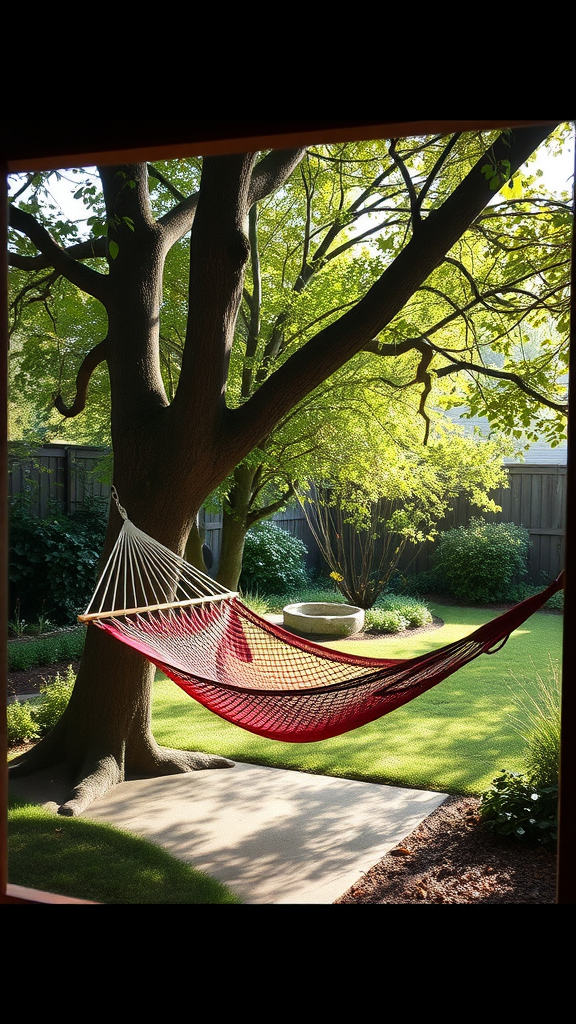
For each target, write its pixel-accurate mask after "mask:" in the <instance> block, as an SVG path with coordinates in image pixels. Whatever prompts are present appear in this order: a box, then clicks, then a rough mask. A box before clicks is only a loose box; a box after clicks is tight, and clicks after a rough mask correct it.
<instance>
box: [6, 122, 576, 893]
mask: <svg viewBox="0 0 576 1024" xmlns="http://www.w3.org/2000/svg"><path fill="white" fill-rule="evenodd" d="M568 120H572V119H571V118H556V119H547V118H546V119H544V118H541V119H536V120H496V119H484V120H395V121H383V122H380V121H378V122H376V121H313V120H310V121H188V122H186V121H131V122H130V121H129V122H121V121H118V122H113V121H108V122H104V121H98V122H97V121H87V122H84V123H83V125H82V126H79V124H78V122H74V121H2V122H0V126H1V132H2V134H1V136H0V163H1V164H2V170H3V174H2V212H1V215H0V216H1V220H2V225H1V227H2V232H3V237H4V239H6V237H7V184H6V176H7V174H9V173H15V172H17V171H26V170H40V169H51V168H60V167H66V166H77V167H81V166H86V165H91V164H95V163H121V162H139V161H143V160H151V159H154V160H155V159H172V158H177V157H180V158H181V157H185V156H191V155H193V154H203V155H205V154H208V153H210V154H215V153H229V152H250V151H252V150H256V149H267V148H287V147H291V146H294V145H296V144H298V145H300V144H303V143H306V144H313V143H320V142H338V141H344V140H350V141H358V140H362V139H370V138H391V137H400V136H409V135H419V134H428V133H430V132H441V133H450V132H453V131H471V130H481V129H484V130H485V129H490V128H504V127H519V126H523V125H531V124H550V126H551V128H552V127H553V126H554V125H555V124H558V123H562V122H563V121H568ZM2 261H3V264H2V271H3V272H2V274H1V276H2V285H1V289H2V293H1V294H2V311H3V316H2V331H3V334H4V345H3V352H4V355H3V359H2V367H1V369H0V389H1V391H2V395H3V396H4V399H5V408H6V410H7V395H8V366H7V351H8V336H7V322H8V317H7V310H8V266H7V258H6V244H4V246H3V250H2ZM572 266H573V267H574V244H573V245H572ZM573 339H574V295H573V293H572V297H571V327H570V347H571V352H572V351H573ZM575 450H576V419H575V416H574V400H573V399H572V398H570V415H569V437H568V512H567V521H568V523H570V522H573V521H575V517H576V462H575V461H574V459H573V458H572V452H574V451H575ZM0 473H1V481H0V559H1V564H0V618H1V620H2V622H6V621H7V618H8V614H7V613H8V608H7V538H8V523H7V499H8V495H7V478H8V468H7V412H6V413H5V420H4V430H3V437H2V446H1V451H0ZM575 564H576V539H571V534H570V531H568V530H567V543H566V588H565V613H564V644H563V680H564V682H565V683H566V682H567V681H568V680H574V679H576V647H575V645H574V644H573V643H571V642H569V638H570V637H573V636H574V634H575V633H576V614H575V610H574V604H575V591H576V587H575V585H574V580H576V569H575V568H574V567H575ZM0 635H1V640H0V657H1V658H2V659H3V664H4V666H5V668H7V649H6V635H5V630H4V629H2V630H1V634H0ZM0 706H1V709H2V710H1V711H0V746H1V748H2V751H3V756H4V763H6V755H7V729H6V704H5V701H2V702H0ZM575 731H576V691H574V689H573V688H570V687H569V686H567V685H564V687H563V696H562V754H561V766H560V806H559V824H560V828H559V840H558V874H557V898H556V902H557V903H560V904H565V903H567V904H571V903H574V902H575V896H576V871H574V864H575V863H576V742H575V741H574V733H575ZM571 738H572V742H570V739H571ZM0 803H1V808H0V903H4V904H29V905H30V904H32V905H33V904H50V903H78V904H86V903H88V902H90V901H86V900H81V899H76V898H75V897H65V896H58V895H56V894H53V893H45V892H40V891H38V890H33V889H27V888H25V887H23V886H15V885H12V884H9V883H8V836H7V807H8V775H7V769H6V768H4V770H3V771H2V773H1V781H0Z"/></svg>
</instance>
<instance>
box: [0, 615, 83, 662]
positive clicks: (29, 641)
mask: <svg viewBox="0 0 576 1024" xmlns="http://www.w3.org/2000/svg"><path fill="white" fill-rule="evenodd" d="M85 637H86V627H85V626H78V627H76V628H73V629H63V630H60V631H58V632H56V633H54V634H52V635H50V636H42V637H31V638H24V639H20V640H12V641H10V642H9V643H8V668H9V669H10V671H11V672H19V671H21V670H22V669H26V668H34V667H35V666H36V665H55V664H56V662H57V661H67V660H68V659H70V661H79V660H80V657H81V655H82V650H83V648H84V640H85Z"/></svg>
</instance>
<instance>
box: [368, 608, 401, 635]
mask: <svg viewBox="0 0 576 1024" xmlns="http://www.w3.org/2000/svg"><path fill="white" fill-rule="evenodd" d="M364 621H365V623H366V625H365V629H366V631H367V632H373V633H402V632H403V631H404V630H405V629H408V626H409V622H408V619H406V618H405V617H404V616H403V615H402V614H401V612H399V611H396V610H395V609H394V608H368V609H367V610H366V614H365V618H364Z"/></svg>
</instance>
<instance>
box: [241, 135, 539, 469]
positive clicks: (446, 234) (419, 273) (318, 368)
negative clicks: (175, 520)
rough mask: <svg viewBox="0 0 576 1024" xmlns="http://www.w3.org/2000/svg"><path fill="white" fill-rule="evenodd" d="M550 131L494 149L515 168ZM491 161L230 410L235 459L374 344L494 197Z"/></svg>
mask: <svg viewBox="0 0 576 1024" xmlns="http://www.w3.org/2000/svg"><path fill="white" fill-rule="evenodd" d="M551 130H552V129H551V127H550V125H545V126H542V125H539V126H533V127H530V128H522V129H517V130H515V131H514V133H513V138H512V139H511V141H510V145H506V144H505V143H504V142H503V140H502V139H499V140H497V141H496V142H495V143H494V145H493V147H491V154H494V158H495V159H496V160H500V159H502V160H504V159H506V160H509V161H510V172H511V173H512V174H513V173H514V172H515V171H516V170H517V169H518V168H519V167H520V166H522V164H523V163H524V162H525V161H526V160H527V159H528V157H529V156H530V155H531V153H532V152H534V150H535V149H536V148H537V147H538V146H539V145H540V144H541V143H542V142H543V141H544V139H545V138H547V136H548V135H549V134H550V131H551ZM485 161H486V156H485V155H483V156H481V158H480V159H479V160H478V162H477V163H476V164H475V166H474V167H473V168H472V169H471V170H470V171H469V172H468V174H467V175H466V177H465V178H464V179H463V180H462V182H461V183H460V184H459V185H458V186H457V187H456V188H455V189H454V191H453V192H452V193H451V195H449V197H448V198H447V199H446V200H445V201H444V203H443V204H442V205H441V206H440V207H439V208H438V209H436V210H433V211H431V212H430V213H429V214H428V216H427V217H426V219H425V220H423V221H422V224H421V226H420V229H419V231H418V232H417V235H416V236H413V237H412V238H411V239H410V241H409V242H408V243H407V244H406V246H405V247H404V249H403V250H402V252H400V253H399V255H398V256H397V257H396V258H395V260H394V261H393V263H392V264H390V266H389V267H387V269H386V270H385V271H384V273H383V274H382V276H381V277H380V278H379V279H378V280H377V281H376V282H375V283H374V284H373V285H372V287H371V288H370V289H369V290H368V292H367V293H366V295H365V296H364V297H363V298H362V299H361V300H360V301H359V302H358V303H357V304H356V306H354V308H353V309H351V310H349V311H348V312H347V313H344V314H343V316H342V317H340V319H339V320H337V321H335V322H334V323H332V324H330V325H328V326H327V327H325V328H324V329H323V330H321V331H320V332H319V333H318V334H317V335H315V337H314V338H312V339H311V340H310V341H309V342H307V343H306V344H305V345H304V346H303V347H302V348H301V349H299V350H298V351H297V352H295V353H294V354H293V355H291V356H290V357H289V358H288V359H287V360H286V361H285V362H284V363H283V364H282V366H280V367H278V369H277V370H276V371H275V372H274V373H273V374H271V375H270V376H269V377H268V378H267V380H266V381H264V383H263V384H262V385H261V387H260V388H259V390H258V391H257V392H256V393H255V394H254V395H253V396H252V398H250V400H249V401H248V402H246V403H245V404H244V405H243V406H241V407H239V408H237V409H234V410H227V411H226V416H225V419H226V429H225V431H224V435H225V439H226V442H225V443H226V445H227V447H228V450H229V453H230V457H231V458H236V457H237V456H238V455H241V457H242V456H243V454H244V453H246V452H247V451H249V450H250V449H251V448H252V447H254V446H255V445H256V444H257V443H258V442H259V439H260V438H261V437H262V436H263V435H264V434H266V433H267V432H269V431H270V429H272V427H273V426H274V424H275V423H276V422H277V421H278V420H279V419H280V418H281V417H282V416H283V415H284V414H285V413H286V412H287V410H288V409H289V408H290V407H291V406H292V405H293V404H295V403H296V402H299V401H301V399H302V398H303V397H304V396H305V395H306V394H308V393H309V392H311V391H313V390H314V389H315V388H316V387H318V386H319V385H320V384H321V383H322V382H323V381H324V380H325V379H326V378H327V377H328V376H330V375H331V374H332V373H334V372H335V371H336V370H338V369H339V368H340V367H341V366H343V365H344V363H346V362H347V361H348V360H349V359H350V358H351V357H352V356H353V355H355V354H356V353H358V352H360V351H361V350H362V349H364V348H365V347H366V346H368V345H370V344H371V342H372V341H373V339H374V338H375V337H377V336H378V335H379V334H380V332H381V331H382V330H383V329H384V328H385V327H386V326H387V325H388V324H389V323H390V322H391V320H392V319H393V318H394V316H396V314H397V313H399V312H400V310H401V309H402V308H403V307H404V305H405V304H406V302H407V301H408V299H409V298H410V297H411V296H412V295H413V294H414V293H415V291H417V289H418V288H420V287H421V286H422V284H423V283H424V282H425V280H426V279H427V277H428V276H429V275H430V274H431V273H432V271H433V270H435V269H436V267H437V266H439V264H440V263H441V262H442V260H443V259H444V258H445V257H446V255H447V253H448V252H449V251H450V249H451V248H452V246H453V245H454V244H455V243H456V242H457V241H458V239H459V238H460V237H461V236H462V235H463V234H464V232H465V231H466V230H467V229H468V228H469V227H470V225H471V224H472V223H473V222H474V221H475V219H476V218H477V217H478V215H479V214H480V213H481V212H482V210H483V209H484V208H485V207H486V206H487V205H488V203H489V202H490V200H491V198H492V197H493V195H494V192H493V190H492V189H491V188H490V185H489V183H488V181H487V180H486V178H485V176H484V175H483V174H482V167H483V166H484V164H485ZM399 348H400V347H399V346H396V350H397V351H398V350H399Z"/></svg>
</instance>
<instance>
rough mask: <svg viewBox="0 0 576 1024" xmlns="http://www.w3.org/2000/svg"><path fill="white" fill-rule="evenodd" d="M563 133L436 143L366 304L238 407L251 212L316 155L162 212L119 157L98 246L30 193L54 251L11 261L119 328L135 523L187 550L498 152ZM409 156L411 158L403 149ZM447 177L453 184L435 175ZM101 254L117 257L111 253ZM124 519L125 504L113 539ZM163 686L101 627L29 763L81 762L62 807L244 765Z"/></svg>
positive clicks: (114, 520)
mask: <svg viewBox="0 0 576 1024" xmlns="http://www.w3.org/2000/svg"><path fill="white" fill-rule="evenodd" d="M548 131H549V128H542V127H535V128H528V129H522V130H517V131H515V132H514V133H513V134H511V135H510V134H509V133H506V134H505V136H503V137H502V136H501V137H498V138H496V137H494V136H493V135H488V136H486V138H485V139H481V138H480V137H477V136H472V137H470V138H469V139H467V138H466V137H461V138H455V139H454V140H446V139H443V140H442V139H437V140H435V145H436V147H437V148H438V156H437V159H436V163H435V165H434V168H432V170H430V171H429V172H427V174H426V175H425V177H424V179H423V180H422V178H421V177H420V178H419V177H418V173H415V181H416V183H415V184H414V187H413V191H414V195H415V197H416V200H415V201H413V202H412V204H411V209H410V214H411V232H410V236H409V237H407V238H406V241H405V244H404V245H403V246H402V248H401V249H400V250H399V251H398V252H397V254H394V256H393V258H391V259H390V261H387V262H386V266H385V267H383V269H382V273H381V274H380V276H379V277H378V278H377V279H376V280H375V281H374V282H373V283H372V284H371V285H369V286H368V287H367V289H366V290H365V292H364V293H363V295H362V297H360V298H358V300H357V301H356V302H355V304H354V305H353V306H352V307H350V308H349V309H347V310H346V311H345V312H343V313H341V315H339V316H338V317H336V318H335V319H333V320H332V321H331V322H329V323H327V324H320V325H319V326H318V328H317V330H316V331H315V332H314V333H313V334H311V336H310V337H308V338H307V339H306V342H305V344H304V345H302V347H301V348H299V349H297V350H296V351H294V352H290V353H286V358H285V359H284V361H282V362H281V363H280V365H278V366H276V367H275V368H274V369H273V371H272V372H270V373H269V375H268V376H266V378H265V379H264V380H262V382H261V383H260V384H259V386H258V388H257V389H256V390H255V391H254V393H253V394H251V395H250V397H249V398H248V399H247V400H246V401H245V402H243V403H242V404H239V405H236V406H235V407H232V406H231V405H230V404H228V403H227V401H226V384H227V380H228V372H229V365H230V357H231V353H232V345H233V340H234V333H235V327H236V322H237V316H238V310H239V306H240V303H241V301H242V294H243V287H244V280H245V269H246V264H247V261H248V260H249V258H250V243H249V238H248V234H247V224H248V218H249V212H250V210H251V208H252V207H253V206H254V204H257V203H259V202H263V201H264V200H265V199H266V197H268V196H270V195H272V194H273V193H275V192H277V191H278V190H279V189H282V188H283V187H284V185H285V183H286V182H287V181H288V179H289V178H290V175H291V174H292V173H293V172H294V170H295V169H296V168H297V167H298V165H299V164H300V163H301V161H302V159H303V156H304V153H303V151H301V150H296V151H289V152H280V151H279V152H270V153H267V154H264V155H260V156H259V155H257V154H245V155H234V156H229V157H218V158H212V157H210V158H206V159H205V160H204V161H203V165H202V171H201V178H200V184H199V187H198V189H197V191H196V192H194V193H193V194H191V195H189V196H187V197H186V198H185V199H183V200H181V201H176V202H175V203H174V205H173V206H172V207H171V209H170V210H168V211H167V212H166V213H164V214H162V215H161V216H159V217H157V218H156V217H154V216H153V213H152V208H151V204H150V190H149V179H148V172H147V168H146V166H144V165H133V166H132V165H131V166H122V167H108V166H106V167H102V168H100V171H99V173H100V179H101V182H102V188H103V194H104V201H105V212H106V225H105V228H106V235H105V236H102V235H99V236H98V238H96V239H93V240H92V241H90V242H89V243H85V244H82V243H72V245H71V246H67V244H66V243H65V244H64V245H61V244H59V242H58V240H57V238H56V237H55V236H54V234H51V233H50V232H49V231H47V230H46V228H45V227H44V225H43V224H41V223H40V221H39V219H38V217H37V215H36V212H35V211H30V210H29V209H26V207H25V204H18V202H16V203H13V204H12V206H11V209H10V223H11V226H12V228H13V229H14V231H15V232H17V233H18V235H21V236H24V237H25V238H26V239H28V241H29V243H31V245H32V246H33V247H35V249H36V250H37V252H38V254H39V255H38V256H36V255H31V254H29V253H28V252H20V253H14V255H12V256H11V257H10V259H11V262H12V264H13V265H15V266H17V267H18V268H19V269H22V270H26V269H28V267H31V268H32V269H34V270H41V269H43V268H44V269H45V268H46V267H52V268H53V269H54V271H56V272H57V273H58V275H61V276H63V277H65V278H66V279H67V280H69V281H71V282H72V283H73V284H74V285H76V286H77V287H78V288H80V289H81V290H82V291H84V292H86V293H87V294H88V295H91V296H92V297H93V298H94V299H96V300H97V301H98V302H100V303H101V305H102V306H103V307H104V309H105V311H106V318H107V333H106V337H105V338H100V339H98V341H97V346H95V347H94V348H93V349H92V350H91V352H90V353H89V354H88V355H87V356H86V357H85V360H84V364H83V366H84V369H85V371H86V372H85V373H84V375H83V376H82V377H81V381H80V391H82V389H83V388H84V386H85V384H86V382H87V379H88V376H89V371H90V369H91V368H92V365H93V364H94V365H95V364H97V363H98V362H100V361H101V358H105V360H106V363H107V367H108V373H109V377H110V395H111V436H112V442H113V447H114V482H115V484H116V487H117V489H118V492H119V494H120V496H121V500H122V503H123V504H124V505H125V507H126V508H127V509H128V510H129V513H130V516H131V518H132V519H133V520H134V522H135V523H136V524H137V525H138V526H139V527H140V528H142V529H143V530H145V531H146V532H148V533H150V534H152V535H153V536H155V537H156V538H157V539H159V540H160V541H161V542H163V543H164V544H166V545H167V546H168V547H171V548H172V549H173V550H178V551H182V550H183V547H184V544H185V541H186V538H187V536H188V533H189V531H190V527H191V525H192V523H193V522H194V519H195V516H196V512H197V510H198V508H199V507H200V505H201V504H202V502H203V501H204V500H205V499H206V497H207V496H208V495H209V494H210V493H212V492H213V491H214V490H215V488H216V487H218V486H219V485H220V484H221V482H222V481H223V480H224V479H225V478H226V476H227V475H228V474H229V473H230V472H231V471H232V470H233V469H234V467H235V466H237V465H238V464H239V463H240V462H241V461H242V460H243V459H244V458H245V457H246V456H247V455H248V453H249V452H251V451H252V450H253V449H254V448H255V447H256V446H257V445H258V444H260V443H261V441H262V439H263V438H265V437H267V436H268V435H269V434H270V432H271V431H272V430H273V428H274V426H275V424H276V423H277V422H279V420H281V418H282V417H284V416H285V415H286V414H287V413H288V412H289V410H290V409H292V408H293V407H294V406H295V405H297V404H298V402H300V401H302V400H303V399H304V398H305V396H306V395H308V394H309V393H311V392H312V391H313V390H314V389H315V388H317V387H319V386H320V385H321V384H322V383H323V381H324V380H326V379H327V378H328V377H329V376H330V375H331V374H332V373H334V372H336V371H338V370H339V369H340V368H341V367H342V366H344V365H345V363H346V362H347V361H348V360H350V359H351V358H352V357H354V356H355V355H356V354H357V353H359V352H361V351H363V350H364V349H366V348H372V347H374V348H376V350H377V352H378V354H379V355H382V354H383V352H384V350H385V347H386V345H387V344H388V343H387V342H380V340H378V339H379V338H380V336H381V332H383V331H385V329H386V328H387V326H388V325H389V324H391V322H392V321H393V319H394V318H395V317H396V316H397V315H398V314H399V313H400V311H401V310H402V309H403V307H404V306H405V304H406V302H407V301H408V300H409V299H410V298H411V296H413V295H414V294H415V292H416V291H417V289H418V288H419V287H421V286H422V285H423V284H424V282H425V281H426V280H427V279H428V278H429V277H430V275H431V274H433V272H434V271H435V270H436V268H437V267H438V266H439V265H440V264H441V262H442V260H443V259H444V258H445V257H446V256H447V255H448V254H449V252H450V250H451V249H452V247H453V246H454V245H456V243H457V242H458V240H459V239H460V237H461V236H462V235H463V234H464V232H465V231H467V229H468V228H469V227H470V225H471V224H473V223H474V222H475V220H476V218H477V217H478V216H479V214H480V213H481V211H482V210H483V209H484V208H485V207H486V205H487V204H488V203H489V202H490V200H491V198H492V197H493V196H494V189H493V187H492V185H493V182H492V183H491V180H489V179H488V177H487V176H486V173H485V172H483V168H485V167H486V166H487V162H490V164H491V165H492V166H493V167H494V168H495V175H496V176H500V175H501V176H502V180H504V178H507V177H508V176H509V175H510V174H514V173H515V172H516V170H517V169H518V168H519V167H521V166H522V164H523V163H524V162H525V161H526V159H527V158H528V157H529V155H530V154H531V153H532V152H533V151H534V149H535V148H536V147H537V146H538V145H539V144H540V143H541V142H542V141H543V140H544V138H545V137H546V135H547V133H548ZM394 148H396V149H398V147H394V146H393V152H394ZM477 157H478V158H477ZM395 165H396V166H397V167H398V168H399V170H400V171H401V168H400V165H399V164H398V160H397V159H395ZM432 172H433V173H432ZM443 177H444V180H445V184H446V188H445V190H440V189H438V190H436V189H433V188H432V184H433V183H436V182H437V181H438V180H439V179H442V178H443ZM492 177H494V175H493V176H492ZM411 180H414V179H411ZM190 229H191V236H190V258H189V276H188V303H187V304H188V318H187V323H186V333H185V343H184V352H183V358H182V367H181V372H180V376H179V380H178V384H177V387H176V390H175V393H174V397H173V399H172V401H169V399H168V396H167V394H166V388H165V384H164V380H163V378H162V372H161V366H160V345H159V334H160V312H161V304H162V278H163V270H164V264H165V260H166V256H167V254H168V252H169V251H170V249H171V247H172V246H173V245H175V244H176V243H177V242H178V240H179V239H180V238H183V237H184V235H185V234H186V233H187V232H188V231H190ZM101 238H104V240H105V243H104V249H103V250H101V249H100V246H101V244H102V243H101V242H100V241H99V239H101ZM100 251H104V252H105V255H104V256H103V257H100V255H99V254H100ZM95 253H97V256H95ZM100 258H102V259H103V260H104V264H103V266H102V267H100V266H99V265H97V264H95V263H94V259H100ZM29 260H32V261H33V264H31V263H30V262H27V261H29ZM390 345H391V348H390V349H389V350H388V351H387V352H386V353H385V354H387V355H390V356H392V357H395V356H398V355H402V354H404V353H406V352H408V351H411V350H414V351H415V352H416V355H417V363H418V365H417V373H420V376H421V378H422V379H423V380H424V384H425V386H426V380H425V374H426V372H428V371H429V365H430V359H431V356H430V352H429V351H428V349H424V351H422V343H421V339H419V338H417V339H416V340H414V339H413V338H411V337H410V338H406V339H405V340H404V341H403V342H401V343H390ZM442 358H444V359H445V358H446V357H445V356H443V357H442ZM455 369H460V367H456V366H455ZM553 401H556V399H555V398H554V399H553ZM558 404H560V403H558ZM119 527H120V521H119V516H118V514H117V512H116V510H115V509H114V508H112V509H111V514H110V520H109V527H108V533H107V541H106V545H107V547H109V546H110V545H111V544H112V542H113V540H114V539H115V537H116V535H117V533H118V529H119ZM151 682H152V670H151V668H150V666H148V665H147V664H146V663H144V662H143V659H142V658H141V657H140V656H139V655H137V654H136V653H135V652H133V651H130V650H127V649H124V648H123V647H119V645H117V644H114V642H113V641H112V640H110V639H109V638H108V637H106V636H105V635H103V634H102V633H101V632H100V631H98V630H97V629H89V630H88V635H87V641H86V647H85V652H84V656H83V659H82V664H81V667H80V671H79V673H78V677H77V681H76V686H75V688H74V692H73V694H72V698H71V700H70V703H69V705H68V708H67V711H66V713H65V714H64V716H63V717H62V718H61V719H60V721H59V723H58V725H57V726H56V728H55V729H54V730H53V731H52V733H50V734H49V735H48V736H47V737H46V738H45V739H44V740H42V741H41V743H40V744H38V745H37V746H36V747H35V748H34V749H33V750H32V751H31V752H30V753H29V754H28V755H26V756H25V758H23V759H21V760H20V762H19V763H18V764H17V765H16V766H15V767H14V768H13V769H12V770H13V771H16V772H19V771H20V772H22V771H31V770H34V769H36V768H40V767H44V766H46V765H48V764H52V763H55V762H65V764H66V765H67V768H68V770H69V772H70V778H71V786H72V793H71V797H70V800H68V801H67V802H66V803H65V804H64V805H63V807H62V808H61V810H62V812H63V813H67V814H75V813H80V812H81V811H82V810H83V809H84V808H85V807H86V806H87V805H88V804H89V803H90V802H91V800H93V799H94V798H95V797H96V796H97V795H100V794H101V793H102V792H104V791H105V790H106V789H107V788H108V787H109V786H110V785H113V784H114V783H116V782H117V781H120V780H121V779H123V778H124V774H125V772H126V771H127V770H129V771H135V772H145V773H158V774H162V773H163V774H171V773H173V772H177V771H188V770H193V769H195V768H199V767H209V766H215V767H218V766H224V765H225V764H226V763H227V762H225V761H223V759H220V758H211V757H209V756H207V755H201V754H195V753H192V752H188V751H166V750H163V749H161V748H159V747H158V745H157V744H156V742H155V741H154V738H153V736H152V734H151V731H150V691H151Z"/></svg>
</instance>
